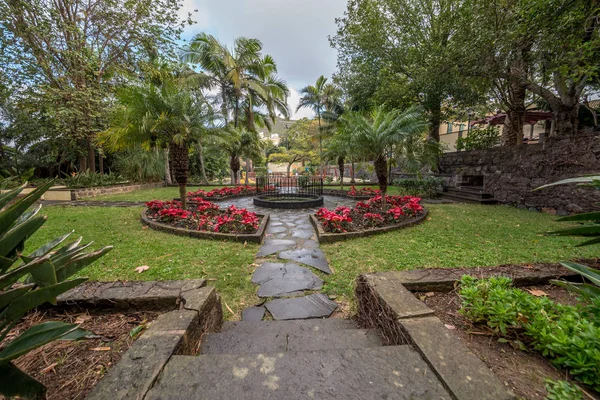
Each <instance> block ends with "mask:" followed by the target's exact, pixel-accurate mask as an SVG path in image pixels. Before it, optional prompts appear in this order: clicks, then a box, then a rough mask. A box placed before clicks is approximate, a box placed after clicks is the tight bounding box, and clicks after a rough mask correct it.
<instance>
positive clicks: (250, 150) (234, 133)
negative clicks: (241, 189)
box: [220, 128, 262, 186]
mask: <svg viewBox="0 0 600 400" xmlns="http://www.w3.org/2000/svg"><path fill="white" fill-rule="evenodd" d="M225 133H226V134H225V135H224V136H223V138H222V140H221V142H220V143H221V144H220V145H221V147H222V148H223V149H224V150H225V151H226V152H227V154H228V155H229V168H230V169H231V184H233V185H236V186H237V185H238V183H239V181H238V173H239V171H240V158H241V157H247V158H253V157H259V156H260V155H261V154H262V144H261V141H260V138H259V137H258V134H256V132H248V131H246V130H244V129H241V128H239V129H236V128H228V129H226V131H225Z"/></svg>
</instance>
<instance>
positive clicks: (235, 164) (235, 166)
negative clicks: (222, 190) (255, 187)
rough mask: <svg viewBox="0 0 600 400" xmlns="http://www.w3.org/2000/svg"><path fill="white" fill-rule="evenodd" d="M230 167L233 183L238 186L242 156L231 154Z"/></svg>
mask: <svg viewBox="0 0 600 400" xmlns="http://www.w3.org/2000/svg"><path fill="white" fill-rule="evenodd" d="M229 167H230V168H231V173H232V177H231V184H232V185H235V186H237V185H238V181H237V177H238V171H239V170H240V158H239V157H237V156H231V157H230V158H229Z"/></svg>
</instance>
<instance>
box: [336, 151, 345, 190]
mask: <svg viewBox="0 0 600 400" xmlns="http://www.w3.org/2000/svg"><path fill="white" fill-rule="evenodd" d="M337 161H338V168H339V170H340V189H341V190H344V168H345V163H344V157H338V160H337Z"/></svg>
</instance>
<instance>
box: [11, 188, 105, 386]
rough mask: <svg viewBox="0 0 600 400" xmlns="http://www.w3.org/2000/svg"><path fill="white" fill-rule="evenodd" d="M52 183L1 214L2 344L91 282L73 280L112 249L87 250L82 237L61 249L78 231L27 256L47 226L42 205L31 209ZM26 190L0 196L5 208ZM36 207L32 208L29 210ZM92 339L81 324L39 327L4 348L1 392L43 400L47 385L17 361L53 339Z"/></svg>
mask: <svg viewBox="0 0 600 400" xmlns="http://www.w3.org/2000/svg"><path fill="white" fill-rule="evenodd" d="M52 184H53V181H50V182H48V183H47V184H45V185H43V186H41V187H39V188H38V189H36V190H35V191H33V192H31V193H30V194H28V195H26V196H25V197H23V198H21V199H19V200H17V201H16V202H14V203H13V204H12V205H10V206H8V207H7V208H6V209H4V210H3V211H0V342H2V341H4V340H5V339H6V337H7V335H8V333H9V332H10V331H11V329H12V328H13V327H14V326H15V325H16V324H17V323H18V322H19V321H20V320H21V318H22V317H23V316H25V315H26V314H27V313H28V312H29V311H30V310H32V309H34V308H36V307H38V306H40V305H42V304H44V303H55V302H56V297H57V296H58V295H60V294H61V293H64V292H66V291H67V290H69V289H72V288H74V287H75V286H77V285H79V284H80V283H82V282H84V281H86V280H87V278H76V279H69V277H70V276H72V275H73V274H76V273H77V272H79V271H80V270H81V269H82V268H84V267H86V266H87V265H89V264H90V263H92V262H94V261H95V260H97V259H98V258H100V257H102V256H103V255H104V254H106V253H107V252H108V251H110V250H111V249H112V247H111V246H107V247H104V248H102V249H100V250H97V251H93V252H86V249H87V248H88V247H89V246H90V245H91V243H89V244H86V245H80V243H81V238H79V239H77V240H75V241H74V242H71V243H68V244H65V245H63V246H62V247H60V248H58V249H57V247H58V246H60V245H61V244H62V243H63V242H65V240H66V239H67V238H68V237H69V236H70V235H71V234H72V233H73V232H71V233H68V234H66V235H64V236H61V237H59V238H56V239H54V240H52V241H50V242H48V243H46V244H45V245H43V246H42V247H40V248H38V249H37V250H35V251H33V252H31V253H29V254H28V255H25V254H23V253H22V252H23V250H24V248H25V241H26V240H27V239H28V238H29V237H31V235H33V234H34V233H35V232H36V231H37V230H38V229H39V228H40V227H41V226H42V225H43V224H44V223H45V222H46V219H47V218H46V217H45V216H41V215H38V214H39V211H40V209H41V205H39V206H35V207H33V208H31V207H32V206H33V205H34V203H35V202H36V201H37V200H38V199H39V198H40V197H41V196H42V194H43V193H44V192H45V191H46V190H48V189H49V188H50V187H51V186H52ZM23 187H24V186H22V187H20V188H17V189H15V190H12V191H10V192H7V193H3V194H0V210H2V209H3V208H4V207H6V206H7V205H8V204H9V203H11V202H12V201H14V200H15V199H16V198H17V196H18V195H19V193H21V191H22V190H23ZM30 208H31V209H30ZM87 335H89V332H87V331H85V330H83V329H81V328H79V327H78V325H74V324H68V323H64V322H59V321H51V322H45V323H41V324H38V325H35V326H33V327H31V328H29V329H28V330H26V331H25V332H23V333H22V334H21V335H19V336H18V337H16V338H14V339H13V340H11V341H10V342H7V343H4V345H3V347H2V348H1V349H0V394H2V395H4V396H6V397H17V396H18V397H25V398H40V397H42V396H43V394H44V392H45V387H44V386H43V385H42V384H41V383H40V382H38V381H36V380H35V379H33V378H32V377H30V376H29V375H27V374H26V373H24V372H23V371H21V370H19V369H18V368H17V367H16V366H15V365H14V364H13V363H12V360H14V359H16V358H17V357H19V356H22V355H23V354H26V353H27V352H29V351H31V350H33V349H35V348H37V347H40V346H43V345H44V344H46V343H49V342H51V341H53V340H57V339H61V340H77V339H81V338H84V337H85V336H87Z"/></svg>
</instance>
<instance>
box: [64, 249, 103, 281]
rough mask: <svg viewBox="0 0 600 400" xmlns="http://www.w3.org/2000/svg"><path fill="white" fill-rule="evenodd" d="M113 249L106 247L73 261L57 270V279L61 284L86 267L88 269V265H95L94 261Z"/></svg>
mask: <svg viewBox="0 0 600 400" xmlns="http://www.w3.org/2000/svg"><path fill="white" fill-rule="evenodd" d="M112 249H113V247H112V246H106V247H104V248H102V249H100V250H96V251H94V252H91V253H89V254H86V255H84V256H81V257H79V258H76V259H74V260H72V261H71V262H70V263H68V264H67V265H65V266H64V267H62V268H58V269H57V270H56V278H57V279H58V281H59V282H62V281H63V280H65V279H67V278H68V277H70V276H71V275H73V274H76V273H77V272H79V271H80V270H81V269H83V268H84V267H87V266H88V265H90V264H91V263H93V262H94V261H96V260H97V259H99V258H100V257H102V256H103V255H105V254H106V253H108V252H109V251H111V250H112Z"/></svg>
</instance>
